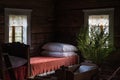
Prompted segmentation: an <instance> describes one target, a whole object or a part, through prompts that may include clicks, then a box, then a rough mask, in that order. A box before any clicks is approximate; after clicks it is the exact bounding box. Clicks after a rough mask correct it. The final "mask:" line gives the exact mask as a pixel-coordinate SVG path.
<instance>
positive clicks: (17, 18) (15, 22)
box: [9, 15, 27, 44]
mask: <svg viewBox="0 0 120 80" xmlns="http://www.w3.org/2000/svg"><path fill="white" fill-rule="evenodd" d="M9 26H23V43H25V44H27V16H25V15H9Z"/></svg>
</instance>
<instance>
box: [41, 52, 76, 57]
mask: <svg viewBox="0 0 120 80" xmlns="http://www.w3.org/2000/svg"><path fill="white" fill-rule="evenodd" d="M41 55H43V56H50V57H69V56H73V55H77V53H75V52H54V51H42V52H41Z"/></svg>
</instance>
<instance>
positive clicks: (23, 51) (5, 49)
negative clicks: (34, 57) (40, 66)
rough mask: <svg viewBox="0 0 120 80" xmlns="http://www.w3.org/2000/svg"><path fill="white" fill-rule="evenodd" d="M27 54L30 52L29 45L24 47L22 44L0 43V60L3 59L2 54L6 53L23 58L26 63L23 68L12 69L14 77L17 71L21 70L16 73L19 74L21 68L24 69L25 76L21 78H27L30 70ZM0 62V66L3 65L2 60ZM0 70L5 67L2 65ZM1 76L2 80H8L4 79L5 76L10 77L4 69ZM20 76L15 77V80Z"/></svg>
mask: <svg viewBox="0 0 120 80" xmlns="http://www.w3.org/2000/svg"><path fill="white" fill-rule="evenodd" d="M29 52H30V50H29V45H25V44H23V43H19V42H13V43H2V44H1V58H2V57H3V54H4V53H8V55H11V56H16V57H20V58H24V59H26V60H27V63H26V64H24V65H23V66H20V67H17V68H13V70H14V72H15V76H16V75H17V70H18V69H21V70H19V71H18V73H21V72H22V69H23V68H24V69H25V74H26V75H23V77H24V78H27V77H28V76H29V74H30V73H29V71H30V70H29V69H30V68H29V67H30V66H29V65H30V63H29V62H30V61H29V60H30V59H29ZM1 62H2V64H3V63H4V62H3V61H2V60H1ZM6 64H8V63H6ZM2 68H3V69H5V65H2ZM11 69H12V67H11ZM2 74H3V75H4V76H2V78H3V80H9V78H7V79H6V76H7V77H8V76H9V77H10V75H9V71H8V70H6V69H5V70H2ZM21 74H22V73H21ZM21 74H20V75H21ZM21 76H22V75H21ZM21 76H19V75H17V76H16V80H18V79H17V78H19V79H20V78H21ZM20 80H24V79H23V78H21V79H20Z"/></svg>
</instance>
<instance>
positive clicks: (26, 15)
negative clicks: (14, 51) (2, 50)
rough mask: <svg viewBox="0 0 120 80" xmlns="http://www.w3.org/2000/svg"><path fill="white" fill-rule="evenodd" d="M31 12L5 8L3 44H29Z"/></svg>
mask: <svg viewBox="0 0 120 80" xmlns="http://www.w3.org/2000/svg"><path fill="white" fill-rule="evenodd" d="M30 15H31V10H24V9H11V8H5V42H21V43H24V44H29V45H30V42H31V39H30V38H31V37H30Z"/></svg>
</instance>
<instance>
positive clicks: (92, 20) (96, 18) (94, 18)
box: [88, 15, 109, 33]
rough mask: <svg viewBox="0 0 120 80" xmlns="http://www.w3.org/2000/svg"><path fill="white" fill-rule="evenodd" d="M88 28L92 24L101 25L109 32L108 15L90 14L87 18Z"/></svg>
mask: <svg viewBox="0 0 120 80" xmlns="http://www.w3.org/2000/svg"><path fill="white" fill-rule="evenodd" d="M88 25H89V29H90V28H92V27H93V26H103V29H104V28H106V29H105V32H106V33H109V15H90V16H89V20H88Z"/></svg>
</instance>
